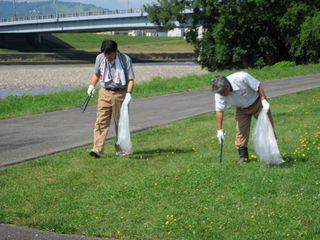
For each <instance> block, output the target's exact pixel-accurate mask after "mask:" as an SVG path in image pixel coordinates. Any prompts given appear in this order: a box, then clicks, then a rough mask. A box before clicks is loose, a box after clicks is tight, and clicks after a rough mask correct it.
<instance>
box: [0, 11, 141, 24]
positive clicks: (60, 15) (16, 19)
mask: <svg viewBox="0 0 320 240" xmlns="http://www.w3.org/2000/svg"><path fill="white" fill-rule="evenodd" d="M143 12H144V11H143V9H141V8H131V9H119V10H103V11H99V12H81V13H58V14H51V15H46V16H42V15H35V16H27V17H11V18H0V22H20V21H30V20H46V19H60V18H71V17H88V16H103V15H116V14H129V13H140V14H141V15H142V14H143Z"/></svg>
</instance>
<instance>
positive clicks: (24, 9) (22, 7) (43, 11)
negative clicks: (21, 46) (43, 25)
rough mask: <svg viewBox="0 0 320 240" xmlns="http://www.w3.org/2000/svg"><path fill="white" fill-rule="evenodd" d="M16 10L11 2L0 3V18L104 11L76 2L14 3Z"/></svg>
mask: <svg viewBox="0 0 320 240" xmlns="http://www.w3.org/2000/svg"><path fill="white" fill-rule="evenodd" d="M15 6H16V7H15V8H16V10H15V11H14V5H13V2H12V1H0V18H10V17H13V16H14V12H16V16H17V17H25V16H46V15H51V14H55V13H56V12H58V13H76V12H78V13H81V12H97V11H102V10H105V9H103V8H101V7H96V6H95V5H92V4H82V3H76V2H61V1H56V4H55V5H54V4H53V2H52V1H40V2H27V1H25V2H16V4H15Z"/></svg>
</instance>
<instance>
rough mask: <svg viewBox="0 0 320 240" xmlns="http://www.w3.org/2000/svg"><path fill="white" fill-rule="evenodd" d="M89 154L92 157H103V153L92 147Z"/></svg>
mask: <svg viewBox="0 0 320 240" xmlns="http://www.w3.org/2000/svg"><path fill="white" fill-rule="evenodd" d="M89 155H90V156H91V157H95V158H101V157H102V156H103V154H102V153H99V152H98V151H96V150H94V149H91V151H90V153H89Z"/></svg>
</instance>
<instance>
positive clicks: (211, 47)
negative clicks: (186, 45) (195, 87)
mask: <svg viewBox="0 0 320 240" xmlns="http://www.w3.org/2000/svg"><path fill="white" fill-rule="evenodd" d="M319 5H320V4H319V3H317V1H311V0H305V1H301V0H300V1H299V0H278V1H277V0H193V1H192V0H158V1H157V2H156V3H152V4H147V5H146V6H145V9H146V11H147V12H148V13H149V16H150V20H151V21H152V22H154V23H155V24H157V25H159V26H162V27H164V29H166V30H168V29H172V28H173V27H174V24H173V23H174V22H175V21H178V22H180V23H185V22H186V21H187V18H186V15H185V14H183V13H184V12H186V10H189V11H190V12H192V14H190V15H188V17H189V18H190V20H191V26H190V27H189V29H188V32H187V36H186V39H187V41H189V42H191V43H192V44H194V46H195V54H196V56H197V60H198V62H199V63H200V64H201V65H202V66H203V67H207V68H208V69H210V70H215V69H221V68H235V67H236V68H237V67H238V68H240V67H250V66H258V67H262V66H265V65H270V64H273V63H275V62H278V61H281V60H294V61H296V62H299V61H302V60H301V59H303V61H310V60H312V61H314V59H316V58H317V56H316V55H317V54H315V52H316V51H317V47H316V46H319V44H318V40H317V39H318V37H317V36H315V35H311V32H310V31H309V30H310V29H315V30H317V24H316V20H318V18H317V17H315V18H312V17H313V16H315V13H316V12H317V10H319V7H320V6H319ZM309 17H310V18H309ZM306 19H308V22H306V23H305V21H306ZM302 24H305V25H302ZM199 26H202V28H203V32H202V34H199V32H198V28H199ZM302 26H304V27H303V29H304V32H303V36H304V37H303V38H302V36H300V34H302ZM308 29H309V30H308ZM311 37H312V38H313V40H312V41H311V40H310V38H311ZM302 41H303V42H304V45H302ZM310 41H311V42H312V46H313V50H312V51H310V50H307V49H306V45H305V44H306V43H307V42H310ZM317 44H318V45H317Z"/></svg>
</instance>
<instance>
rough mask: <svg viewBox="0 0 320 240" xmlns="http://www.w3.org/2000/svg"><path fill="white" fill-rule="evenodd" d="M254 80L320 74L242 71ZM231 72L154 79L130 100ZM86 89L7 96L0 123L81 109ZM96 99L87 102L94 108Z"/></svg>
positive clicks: (307, 68)
mask: <svg viewBox="0 0 320 240" xmlns="http://www.w3.org/2000/svg"><path fill="white" fill-rule="evenodd" d="M245 71H248V72H249V73H251V74H252V75H253V76H255V77H256V78H257V79H259V80H261V81H264V80H270V79H275V78H276V79H279V78H283V77H291V76H299V75H307V74H312V73H320V64H309V65H299V66H295V67H275V66H273V67H266V68H263V69H246V70H245ZM230 73H232V71H220V72H214V73H209V74H206V75H202V76H185V77H179V78H177V77H175V78H170V79H163V78H155V79H153V81H150V82H144V83H142V84H137V85H136V86H135V90H134V94H133V97H134V98H141V97H150V96H156V95H163V94H168V93H174V92H184V91H191V90H194V89H199V88H205V87H210V85H211V79H212V76H213V75H219V74H220V75H228V74H230ZM86 93H87V90H86V89H79V90H72V91H64V92H59V93H54V94H47V95H36V96H31V95H25V96H10V97H7V98H5V99H0V119H5V118H13V117H18V116H23V115H30V114H36V113H42V112H51V111H56V110H62V109H68V108H76V107H79V106H81V104H82V103H83V101H84V99H85V98H86ZM97 95H98V94H95V96H94V98H93V99H92V100H91V101H90V104H91V105H92V104H96V102H97Z"/></svg>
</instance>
